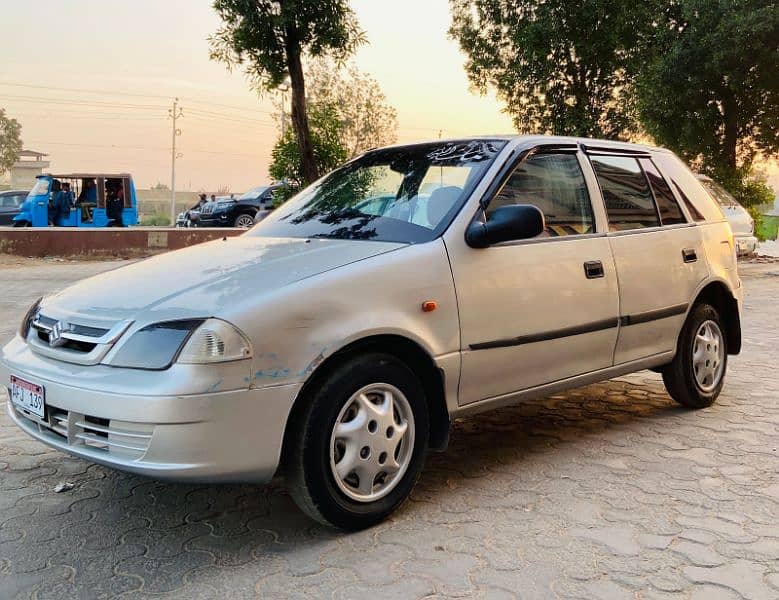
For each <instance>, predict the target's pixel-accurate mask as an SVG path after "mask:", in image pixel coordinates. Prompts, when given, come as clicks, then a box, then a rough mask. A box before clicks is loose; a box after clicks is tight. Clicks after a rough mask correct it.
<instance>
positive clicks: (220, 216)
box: [197, 213, 232, 227]
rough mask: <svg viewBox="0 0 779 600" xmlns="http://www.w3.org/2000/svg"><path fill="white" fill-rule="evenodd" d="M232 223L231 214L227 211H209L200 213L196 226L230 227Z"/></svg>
mask: <svg viewBox="0 0 779 600" xmlns="http://www.w3.org/2000/svg"><path fill="white" fill-rule="evenodd" d="M231 225H232V219H231V215H230V214H229V213H211V214H208V215H200V217H199V219H198V221H197V226H198V227H230V226H231Z"/></svg>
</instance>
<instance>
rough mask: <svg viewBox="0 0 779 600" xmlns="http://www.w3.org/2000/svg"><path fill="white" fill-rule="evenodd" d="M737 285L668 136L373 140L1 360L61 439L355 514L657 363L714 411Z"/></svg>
mask: <svg viewBox="0 0 779 600" xmlns="http://www.w3.org/2000/svg"><path fill="white" fill-rule="evenodd" d="M203 265H210V266H207V267H206V268H203ZM741 302H742V288H741V282H740V280H739V277H738V274H737V270H736V260H735V247H734V241H733V236H732V234H731V231H730V227H729V226H728V224H727V221H725V219H724V218H723V216H722V212H721V211H720V210H719V208H718V207H717V205H716V204H715V202H714V201H713V200H712V199H711V197H710V196H709V194H708V193H707V192H706V191H705V190H704V189H703V187H701V184H700V183H699V182H698V180H696V178H695V176H694V175H693V174H692V173H691V172H690V171H689V170H688V169H687V167H685V166H684V164H683V163H682V162H681V161H680V160H679V159H678V158H676V157H675V156H674V155H673V154H671V153H670V152H668V151H666V150H661V149H656V148H649V147H646V146H636V145H629V144H622V143H615V142H606V141H593V140H583V139H573V138H558V137H540V136H532V137H531V136H525V137H490V138H478V139H465V140H454V141H435V142H431V143H424V144H416V145H410V146H398V147H392V148H385V149H379V150H374V151H370V152H368V153H367V154H365V155H363V156H361V157H359V158H357V159H355V160H353V161H352V162H350V163H348V164H346V165H345V166H343V167H342V168H340V169H338V170H336V171H334V172H332V173H330V174H329V175H327V176H325V177H323V178H322V179H320V180H319V181H317V182H316V183H315V184H313V185H312V186H310V187H309V188H307V189H306V190H304V191H303V192H301V193H300V194H299V195H297V196H296V197H295V198H294V199H292V200H290V201H289V202H287V203H286V204H284V205H283V206H282V207H280V208H278V209H277V210H275V211H274V212H273V213H271V214H270V215H269V216H268V217H266V218H265V219H264V220H263V221H261V222H260V223H259V224H258V225H256V226H255V227H254V228H252V229H251V230H250V231H249V232H247V233H246V234H244V235H242V236H240V237H237V238H226V239H224V240H219V241H214V242H210V243H207V244H202V245H198V246H194V247H191V248H187V249H184V250H180V251H177V252H170V253H168V254H163V255H160V256H156V257H153V258H150V259H148V260H145V261H143V262H138V263H135V264H133V265H130V266H127V267H124V268H121V269H117V270H115V271H111V272H108V273H105V274H102V275H98V276H96V277H92V278H90V279H87V280H85V281H83V282H81V283H78V284H76V285H74V286H72V287H70V288H68V289H66V290H64V291H62V292H59V293H56V294H52V295H50V296H48V297H46V298H43V299H42V300H40V301H39V302H36V303H35V304H34V305H33V306H32V307H31V308H30V310H29V312H28V313H27V315H26V316H25V317H24V320H23V322H22V323H21V325H20V329H19V333H18V335H17V336H16V337H15V338H14V339H13V340H12V341H11V342H10V343H8V345H7V346H5V348H4V349H3V350H2V354H1V355H0V377H1V378H2V380H3V381H4V382H5V383H6V384H7V385H8V389H9V398H10V399H9V403H8V410H9V411H10V414H11V417H12V419H13V420H14V422H15V423H16V424H17V425H18V426H19V427H20V428H22V429H23V430H24V431H25V432H27V433H28V434H30V435H31V436H33V437H35V438H36V439H38V440H40V441H42V442H44V443H46V444H48V445H50V446H53V447H54V448H58V449H60V450H63V451H65V452H68V453H70V454H73V455H76V456H80V457H82V458H85V459H87V460H90V461H95V462H98V463H101V464H104V465H108V466H111V467H115V468H117V469H123V470H126V471H131V472H134V473H140V474H143V475H148V476H151V477H159V478H170V479H176V480H200V481H203V480H205V481H257V482H265V481H268V480H269V479H270V478H271V477H272V476H273V475H274V474H275V473H276V472H277V470H279V469H280V472H281V473H283V475H284V477H285V479H286V484H287V486H288V488H289V490H290V491H291V493H292V495H293V497H294V498H295V500H296V501H297V502H298V504H299V505H300V507H301V508H302V509H303V510H304V511H305V512H306V513H307V514H309V515H310V516H312V517H313V518H315V519H318V520H319V521H322V522H324V523H329V524H332V525H334V526H337V527H341V528H344V529H358V528H362V527H367V526H370V525H371V524H374V523H376V522H378V521H380V520H381V519H383V518H384V517H386V516H387V515H388V514H390V513H391V512H392V511H393V510H395V509H396V508H397V507H398V506H399V505H400V503H401V502H403V500H404V499H405V498H406V497H407V496H408V495H409V493H410V492H411V489H412V487H413V486H414V483H415V482H416V480H417V478H418V477H419V474H420V471H421V469H422V464H423V462H424V458H425V454H426V452H427V451H428V450H429V449H433V450H443V449H445V448H446V445H447V441H448V436H449V427H450V423H451V421H452V419H453V418H455V417H461V416H465V415H470V414H474V413H477V412H480V411H484V410H489V409H492V408H496V407H500V406H504V405H508V404H513V403H517V402H522V401H524V400H527V399H529V398H532V397H534V396H540V395H544V394H549V393H553V392H557V391H559V390H562V389H565V388H570V387H573V386H580V385H584V384H587V383H591V382H595V381H599V380H603V379H608V378H610V377H615V376H618V375H622V374H625V373H629V372H632V371H637V370H640V369H648V368H652V369H656V370H659V371H661V372H662V374H663V379H664V381H665V384H666V386H667V388H668V391H669V392H670V394H671V396H672V397H673V398H674V399H675V400H677V401H678V402H679V403H681V404H682V405H684V406H687V407H691V408H701V407H705V406H708V405H710V404H711V403H712V402H713V401H714V400H715V399H716V398H717V396H718V394H719V393H720V390H721V388H722V385H723V381H724V376H725V370H726V365H727V360H728V355H729V354H738V353H739V351H740V348H741V329H740V307H741ZM517 426H518V427H520V426H521V424H518V425H517Z"/></svg>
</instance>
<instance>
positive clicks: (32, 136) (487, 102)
mask: <svg viewBox="0 0 779 600" xmlns="http://www.w3.org/2000/svg"><path fill="white" fill-rule="evenodd" d="M352 6H353V7H354V9H355V11H356V13H357V16H358V18H359V20H360V24H361V26H362V28H363V29H364V30H365V31H366V33H367V37H368V40H369V42H370V43H369V45H367V46H364V47H363V48H361V49H360V50H359V52H358V53H357V55H356V56H355V61H356V62H357V65H358V67H359V68H360V69H362V70H363V71H366V72H368V73H370V74H372V75H373V76H374V77H375V78H376V79H377V80H378V81H379V83H380V84H381V86H382V88H383V90H384V92H385V93H386V95H387V99H388V101H389V102H390V104H392V105H393V106H394V107H395V108H396V109H397V111H398V121H399V130H398V138H399V141H401V142H404V141H412V140H419V139H429V138H436V137H438V135H439V131H441V132H442V135H443V136H445V137H447V136H449V137H451V136H459V135H468V134H480V133H481V134H484V133H509V132H512V131H513V127H512V126H511V121H510V119H509V118H508V117H507V116H506V115H504V114H502V113H501V112H500V105H499V103H498V102H497V101H496V100H495V99H494V97H480V96H479V95H477V94H473V93H471V92H470V91H469V89H468V80H467V78H466V76H465V72H464V70H463V63H464V60H465V59H464V56H463V55H462V54H461V53H460V52H459V50H458V48H457V45H456V43H455V42H453V41H452V40H449V39H448V38H447V35H446V30H447V28H448V27H449V20H450V17H449V6H448V2H447V0H424V2H420V1H419V0H416V1H412V0H393V2H376V1H375V0H354V1H353V2H352ZM2 15H3V18H2V25H0V27H1V28H2V36H0V56H2V57H3V61H2V64H1V65H0V107H5V108H6V109H7V111H8V113H9V114H10V115H11V116H13V117H16V118H17V119H18V120H19V121H20V122H21V123H22V127H23V129H22V134H23V140H24V145H25V148H28V149H32V150H37V151H40V152H45V153H47V154H49V155H50V157H49V158H50V160H51V162H52V170H57V171H83V170H88V171H129V172H131V173H133V175H134V177H135V180H136V183H137V185H138V186H139V187H149V186H152V185H154V184H155V183H157V182H158V181H159V182H162V183H165V184H169V183H170V142H171V123H170V120H169V119H168V118H167V109H168V107H169V106H170V105H171V102H172V99H173V98H174V97H176V96H178V97H179V98H181V101H180V104H181V106H182V108H183V112H184V117H183V118H182V119H181V120H180V122H179V128H180V129H181V136H180V137H179V138H178V140H177V146H178V148H177V150H178V151H179V152H181V153H182V154H183V156H182V158H181V159H179V161H178V163H177V173H176V181H177V185H176V188H177V189H183V190H186V189H191V190H200V189H204V190H209V191H210V190H215V189H216V188H218V187H222V186H227V187H229V188H230V189H231V190H232V191H242V190H245V189H247V188H249V187H251V186H253V185H257V184H261V183H265V182H267V181H268V174H267V167H268V163H269V160H270V151H271V148H272V146H273V142H274V141H275V138H276V136H277V129H276V125H275V122H274V121H273V119H272V116H271V113H272V112H274V107H273V103H272V100H273V99H272V98H270V97H266V98H258V97H257V95H256V94H255V93H254V92H252V91H251V90H250V89H249V86H248V85H247V84H246V82H245V80H244V78H243V75H242V74H241V73H239V72H235V73H232V74H230V73H228V72H227V70H226V69H225V67H224V66H223V65H222V64H219V63H215V62H212V61H210V60H209V58H208V44H207V41H206V38H207V36H208V35H209V34H211V33H212V32H213V31H214V30H215V29H216V28H217V27H218V26H219V20H218V18H217V16H216V15H215V13H214V12H213V10H212V8H211V3H210V2H208V1H205V0H198V1H194V0H164V1H160V0H135V1H133V2H124V1H121V0H69V1H68V2H62V1H61V0H36V1H35V2H14V3H8V4H6V5H5V6H4V7H3V9H2ZM10 84H28V85H26V86H20V85H10ZM31 86H41V87H31ZM72 90H88V93H85V92H81V91H72Z"/></svg>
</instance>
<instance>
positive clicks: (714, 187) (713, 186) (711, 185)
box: [700, 179, 741, 206]
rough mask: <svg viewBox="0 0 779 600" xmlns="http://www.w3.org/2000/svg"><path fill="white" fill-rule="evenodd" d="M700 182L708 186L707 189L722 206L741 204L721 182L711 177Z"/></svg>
mask: <svg viewBox="0 0 779 600" xmlns="http://www.w3.org/2000/svg"><path fill="white" fill-rule="evenodd" d="M700 182H701V183H702V184H703V187H705V188H706V191H707V192H709V194H711V196H712V198H714V199H715V200H716V201H717V202H719V205H720V206H741V205H740V204H739V203H738V202H736V199H735V198H734V197H733V196H731V195H730V193H728V191H727V190H726V189H725V188H724V187H722V186H721V185H720V184H719V183H717V182H715V181H712V180H711V179H701V180H700Z"/></svg>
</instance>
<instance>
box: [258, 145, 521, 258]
mask: <svg viewBox="0 0 779 600" xmlns="http://www.w3.org/2000/svg"><path fill="white" fill-rule="evenodd" d="M505 143H506V142H505V140H468V141H462V142H435V143H427V144H418V145H414V146H404V147H396V148H385V149H382V150H376V151H373V152H369V153H367V154H365V155H363V156H361V157H360V158H358V159H356V160H354V161H352V162H350V163H348V164H346V165H344V166H343V167H341V168H340V169H337V170H335V171H333V172H332V173H330V174H329V175H327V176H326V177H323V178H322V179H320V180H319V181H317V182H316V183H314V184H313V185H311V186H309V187H308V188H306V189H305V190H303V191H302V192H300V193H299V194H298V195H297V196H295V197H294V198H293V199H291V200H290V201H289V202H287V203H286V204H284V205H283V206H281V207H280V208H278V209H277V210H276V211H274V212H273V213H271V214H270V215H269V216H268V217H266V218H265V219H264V220H263V221H261V222H260V223H259V224H258V225H257V226H256V227H255V228H254V229H252V231H251V232H250V233H249V235H255V236H262V237H297V238H315V237H316V238H335V239H349V240H374V241H384V242H402V243H411V244H413V243H419V242H426V241H429V240H432V239H434V238H435V237H437V236H438V235H440V233H441V232H442V231H443V229H445V228H446V226H447V225H448V224H449V222H450V221H451V219H452V218H453V217H454V215H455V214H457V211H458V210H459V209H460V207H461V206H462V203H463V202H464V201H465V198H466V197H467V196H468V195H469V194H470V193H471V192H472V191H473V188H474V186H475V185H476V184H477V183H478V182H479V180H480V179H481V177H482V175H483V174H484V172H485V171H486V170H487V168H488V167H489V165H490V164H491V163H492V161H493V160H494V158H495V156H497V154H498V152H499V151H500V150H501V148H502V147H503V146H504V145H505Z"/></svg>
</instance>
